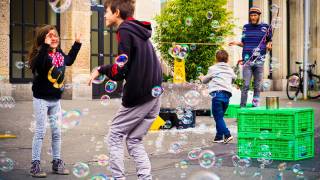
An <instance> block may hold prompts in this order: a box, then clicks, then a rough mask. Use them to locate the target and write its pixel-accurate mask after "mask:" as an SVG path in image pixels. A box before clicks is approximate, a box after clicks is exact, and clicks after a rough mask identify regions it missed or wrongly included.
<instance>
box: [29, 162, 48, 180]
mask: <svg viewBox="0 0 320 180" xmlns="http://www.w3.org/2000/svg"><path fill="white" fill-rule="evenodd" d="M31 164H32V166H31V170H30V175H31V176H32V177H35V178H45V177H47V174H46V173H45V172H43V171H41V168H40V161H38V160H35V161H32V163H31Z"/></svg>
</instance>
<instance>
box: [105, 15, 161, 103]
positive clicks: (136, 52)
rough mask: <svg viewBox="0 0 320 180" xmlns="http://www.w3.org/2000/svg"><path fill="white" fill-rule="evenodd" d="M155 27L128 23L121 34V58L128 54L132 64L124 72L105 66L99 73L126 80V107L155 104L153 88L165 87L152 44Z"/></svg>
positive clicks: (119, 30)
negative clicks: (153, 101) (152, 102)
mask: <svg viewBox="0 0 320 180" xmlns="http://www.w3.org/2000/svg"><path fill="white" fill-rule="evenodd" d="M150 37H151V24H150V23H148V22H140V21H137V20H134V19H132V18H130V19H128V20H125V21H124V22H123V23H122V24H121V25H120V26H119V28H118V30H117V38H118V49H119V55H120V54H126V55H127V56H128V62H127V63H126V64H125V66H124V67H122V68H120V67H119V66H118V65H117V64H110V65H104V66H101V67H100V68H99V72H100V73H103V74H106V75H107V76H108V77H109V78H110V79H111V80H114V81H121V80H125V84H124V87H123V97H122V105H123V106H125V107H133V106H136V105H139V104H143V103H145V102H148V101H150V100H152V99H153V98H155V97H153V96H152V93H151V91H152V88H153V87H155V86H161V83H162V70H161V65H160V61H159V59H158V57H157V55H156V52H155V50H154V48H153V46H152V44H151V41H150Z"/></svg>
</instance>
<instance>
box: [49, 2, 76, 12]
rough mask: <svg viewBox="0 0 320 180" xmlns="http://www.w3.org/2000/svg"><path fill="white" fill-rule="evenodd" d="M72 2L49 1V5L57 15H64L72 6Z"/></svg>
mask: <svg viewBox="0 0 320 180" xmlns="http://www.w3.org/2000/svg"><path fill="white" fill-rule="evenodd" d="M71 2H72V0H65V1H61V0H49V5H50V7H51V9H52V10H53V11H54V12H55V13H63V12H65V11H67V10H68V9H69V8H70V6H71Z"/></svg>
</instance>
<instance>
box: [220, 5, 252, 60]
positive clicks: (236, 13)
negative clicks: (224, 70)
mask: <svg viewBox="0 0 320 180" xmlns="http://www.w3.org/2000/svg"><path fill="white" fill-rule="evenodd" d="M248 8H249V1H247V0H228V3H227V10H228V11H230V12H233V18H234V24H235V28H234V29H233V33H234V36H232V37H230V38H227V42H231V41H241V35H242V27H243V25H245V24H247V23H248V10H249V9H248ZM225 48H226V49H227V51H228V53H229V54H230V65H232V66H235V65H236V63H237V62H238V60H240V59H242V57H241V54H242V48H241V47H238V46H232V47H229V46H227V45H226V46H225Z"/></svg>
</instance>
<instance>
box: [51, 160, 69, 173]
mask: <svg viewBox="0 0 320 180" xmlns="http://www.w3.org/2000/svg"><path fill="white" fill-rule="evenodd" d="M64 165H65V164H64V162H63V161H62V160H61V159H54V160H53V161H52V173H54V174H60V175H68V174H70V171H69V170H68V169H66V168H65V167H64Z"/></svg>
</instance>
